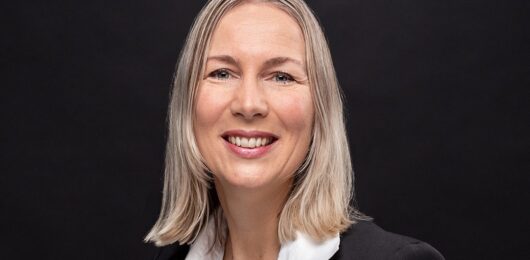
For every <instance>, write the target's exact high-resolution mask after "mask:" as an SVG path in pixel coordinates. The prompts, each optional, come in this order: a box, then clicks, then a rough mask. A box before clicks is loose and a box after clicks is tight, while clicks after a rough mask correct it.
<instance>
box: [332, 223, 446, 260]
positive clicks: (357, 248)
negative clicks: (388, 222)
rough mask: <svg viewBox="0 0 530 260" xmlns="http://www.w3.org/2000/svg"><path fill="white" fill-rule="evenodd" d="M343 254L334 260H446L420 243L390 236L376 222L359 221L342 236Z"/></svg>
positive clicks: (333, 258)
mask: <svg viewBox="0 0 530 260" xmlns="http://www.w3.org/2000/svg"><path fill="white" fill-rule="evenodd" d="M340 239H341V240H340V246H339V251H337V253H335V255H334V256H333V257H332V258H331V260H341V259H364V260H371V259H403V260H431V259H432V260H444V257H443V256H442V254H440V252H438V251H437V250H436V249H434V248H433V247H432V246H430V245H429V244H427V243H425V242H422V241H419V240H417V239H414V238H411V237H407V236H402V235H398V234H394V233H390V232H387V231H385V230H383V229H382V228H380V227H379V226H377V225H376V224H375V223H373V222H372V221H359V222H358V223H356V224H353V225H352V226H351V227H350V228H349V229H348V230H346V232H344V233H342V234H341V238H340Z"/></svg>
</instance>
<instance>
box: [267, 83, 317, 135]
mask: <svg viewBox="0 0 530 260" xmlns="http://www.w3.org/2000/svg"><path fill="white" fill-rule="evenodd" d="M276 100H277V101H276V104H275V107H276V108H277V111H278V113H279V116H280V118H281V120H282V122H283V123H284V124H285V126H286V127H287V128H288V129H289V130H291V131H298V132H300V134H309V133H310V132H311V127H312V125H313V117H314V109H313V103H312V100H311V96H310V94H309V93H303V94H301V93H292V95H285V96H283V97H282V98H278V99H276Z"/></svg>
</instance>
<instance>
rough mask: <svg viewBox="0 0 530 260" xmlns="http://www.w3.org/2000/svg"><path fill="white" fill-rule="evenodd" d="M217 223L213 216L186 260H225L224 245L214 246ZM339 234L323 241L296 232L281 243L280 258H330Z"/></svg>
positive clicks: (288, 259) (337, 246) (337, 245)
mask: <svg viewBox="0 0 530 260" xmlns="http://www.w3.org/2000/svg"><path fill="white" fill-rule="evenodd" d="M214 240H215V225H214V221H213V219H212V218H210V220H209V221H208V224H207V226H206V227H205V228H204V230H202V231H201V233H200V234H199V236H198V237H197V239H196V240H195V242H194V243H193V244H192V245H191V247H190V250H189V252H188V255H187V256H186V260H223V255H224V247H213V249H212V250H210V247H211V245H212V243H213V242H214ZM339 244H340V237H339V234H337V235H335V236H334V237H332V238H330V239H327V240H325V241H323V242H320V243H319V242H316V241H314V240H313V239H311V237H309V236H307V235H306V234H304V233H302V232H296V239H295V240H293V241H288V242H286V243H283V244H281V247H280V253H279V254H278V260H294V259H307V260H320V259H329V258H331V257H332V256H333V255H334V254H335V252H337V251H338V250H339Z"/></svg>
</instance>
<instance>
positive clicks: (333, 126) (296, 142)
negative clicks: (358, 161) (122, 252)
mask: <svg viewBox="0 0 530 260" xmlns="http://www.w3.org/2000/svg"><path fill="white" fill-rule="evenodd" d="M351 194H352V167H351V163H350V155H349V151H348V144H347V140H346V134H345V127H344V121H343V114H342V101H341V97H340V91H339V87H338V83H337V79H336V77H335V72H334V69H333V64H332V61H331V56H330V53H329V50H328V47H327V44H326V40H325V37H324V35H323V33H322V30H321V28H320V26H319V24H318V22H317V20H316V18H315V17H314V15H313V14H312V12H311V10H310V9H309V8H308V7H307V6H306V4H305V3H304V2H303V1H301V0H285V1H238V0H228V1H226V0H212V1H210V2H208V3H207V4H206V6H205V7H204V8H203V10H202V11H201V12H200V13H199V15H198V17H197V18H196V21H195V23H194V25H193V27H192V29H191V32H190V34H189V35H188V38H187V41H186V44H185V46H184V49H183V51H182V54H181V57H180V61H179V63H178V67H177V71H176V75H175V80H174V88H173V93H172V99H171V103H170V108H169V136H168V143H167V151H166V171H165V181H164V195H163V202H162V210H161V213H160V217H159V219H158V221H157V222H156V224H155V225H154V227H153V228H152V230H151V231H150V232H149V234H148V235H147V236H146V241H152V242H154V243H155V244H156V245H158V246H164V247H162V248H161V250H160V252H159V254H158V256H157V259H184V258H185V259H330V258H333V259H350V258H355V259H382V258H392V257H395V258H399V259H442V257H441V255H440V254H439V253H438V252H437V251H436V250H435V249H433V248H432V247H430V246H429V245H427V244H425V243H422V242H419V241H417V240H414V239H411V238H406V237H403V236H398V235H394V234H391V233H387V232H385V231H383V230H381V229H380V228H378V227H377V226H376V225H375V224H373V223H371V222H370V221H369V220H368V218H367V217H364V216H363V215H362V214H361V213H359V212H358V211H357V210H356V209H354V208H352V207H351V206H350V202H351ZM177 243H178V244H180V245H177ZM184 244H188V245H189V246H185V245H184ZM418 257H419V258H418Z"/></svg>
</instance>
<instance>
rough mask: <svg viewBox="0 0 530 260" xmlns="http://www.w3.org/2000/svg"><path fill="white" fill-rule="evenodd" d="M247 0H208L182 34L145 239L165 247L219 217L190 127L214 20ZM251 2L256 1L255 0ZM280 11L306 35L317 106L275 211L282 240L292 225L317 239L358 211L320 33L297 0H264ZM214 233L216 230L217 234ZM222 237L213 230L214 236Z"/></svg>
mask: <svg viewBox="0 0 530 260" xmlns="http://www.w3.org/2000/svg"><path fill="white" fill-rule="evenodd" d="M245 2H247V1H245V0H211V1H209V2H208V3H207V4H206V5H205V6H204V7H203V9H202V10H201V11H200V13H199V14H198V16H197V18H196V19H195V22H194V24H193V26H192V28H191V31H190V33H189V35H188V37H187V39H186V43H185V45H184V48H183V50H182V52H181V54H180V59H179V62H178V65H177V69H176V72H175V75H174V80H173V90H172V94H171V101H170V104H169V113H168V124H169V133H168V140H167V147H166V160H165V177H164V191H163V197H162V209H161V212H160V215H159V218H158V220H157V221H156V223H155V225H154V226H153V227H152V229H151V230H150V232H149V233H148V234H147V236H146V237H145V241H146V242H154V243H155V244H156V245H157V246H163V245H167V244H171V243H174V242H177V241H178V242H179V243H180V244H184V243H187V244H190V243H192V242H193V241H194V240H195V239H196V238H197V236H198V234H199V233H200V232H201V231H202V229H203V228H204V227H205V226H206V224H207V222H208V220H209V218H214V220H215V223H216V228H220V225H221V223H222V221H223V214H222V209H221V208H220V206H219V202H218V199H217V194H216V192H215V188H214V187H213V181H212V177H211V175H210V174H209V173H208V170H207V167H206V166H205V164H204V163H203V160H202V158H201V154H200V152H199V149H198V146H197V144H196V140H195V136H194V133H193V116H194V100H195V95H196V91H197V86H198V83H199V79H200V78H199V77H200V75H201V74H202V72H203V69H204V64H205V62H206V51H207V50H208V47H209V43H210V39H211V37H212V33H213V30H214V29H215V27H216V25H217V24H218V22H219V20H220V19H221V18H222V17H223V15H224V14H226V13H227V12H228V11H229V10H231V9H232V8H234V7H235V6H237V5H239V4H242V3H245ZM254 2H256V1H254ZM257 2H267V3H271V4H273V5H274V6H276V7H278V8H280V9H281V10H284V11H285V12H287V13H288V14H289V15H291V16H292V17H293V18H294V19H295V20H296V21H297V22H298V24H299V26H300V28H301V30H302V33H303V35H304V40H305V52H306V67H307V73H308V77H309V85H310V86H311V94H312V97H313V103H314V108H315V120H314V125H313V131H312V133H313V136H312V141H311V146H310V148H309V151H308V154H307V157H306V159H305V160H304V162H303V163H302V165H301V166H300V168H299V169H298V170H297V171H296V173H294V174H295V175H294V180H295V181H294V182H293V183H294V184H293V187H292V190H291V192H290V194H289V197H288V198H287V201H286V203H285V205H284V207H283V210H282V212H281V213H280V216H279V223H278V238H279V240H280V242H282V243H283V242H286V241H289V240H293V239H294V237H295V234H296V231H300V232H303V233H306V234H308V235H309V236H311V237H312V238H313V239H315V240H323V239H325V238H327V237H330V236H333V235H336V234H337V233H340V232H342V231H344V230H345V229H347V228H348V227H349V226H350V225H351V224H352V223H355V221H356V220H357V219H361V218H364V216H363V215H362V214H361V213H360V212H359V211H357V210H356V209H355V208H354V207H353V206H351V205H350V202H352V201H353V198H352V196H353V191H352V190H353V170H352V165H351V161H350V152H349V149H348V141H347V138H346V129H345V124H344V118H343V105H342V98H341V93H340V88H339V84H338V81H337V78H336V75H335V69H334V67H333V62H332V59H331V55H330V52H329V48H328V45H327V42H326V38H325V36H324V33H323V32H322V29H321V27H320V25H319V23H318V21H317V18H316V17H315V15H314V14H313V13H312V11H311V9H310V8H309V7H308V6H307V5H306V4H305V3H304V2H303V0H277V1H272V0H262V1H257ZM217 233H220V232H217ZM223 240H224V237H223V235H222V234H218V235H217V239H216V242H220V243H222V242H223Z"/></svg>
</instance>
